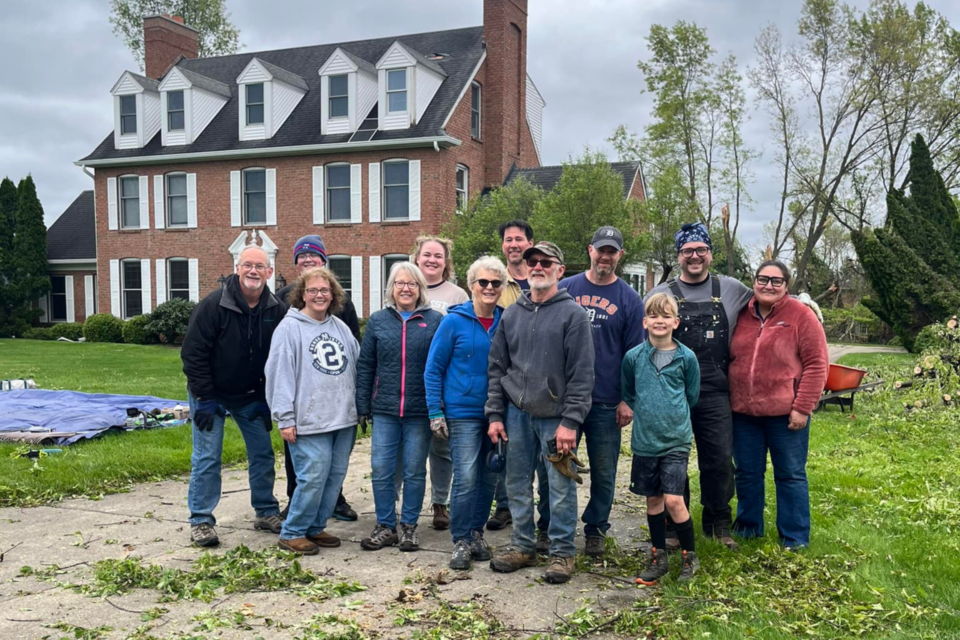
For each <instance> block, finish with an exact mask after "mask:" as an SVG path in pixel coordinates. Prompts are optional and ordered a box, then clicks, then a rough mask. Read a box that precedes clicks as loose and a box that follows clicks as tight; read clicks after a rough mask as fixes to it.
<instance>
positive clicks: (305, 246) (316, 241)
mask: <svg viewBox="0 0 960 640" xmlns="http://www.w3.org/2000/svg"><path fill="white" fill-rule="evenodd" d="M301 253H319V254H320V255H321V256H323V264H327V248H326V247H324V246H323V240H321V239H320V236H317V235H312V236H303V237H302V238H300V239H299V240H297V243H296V244H295V245H293V264H297V258H298V257H300V254H301Z"/></svg>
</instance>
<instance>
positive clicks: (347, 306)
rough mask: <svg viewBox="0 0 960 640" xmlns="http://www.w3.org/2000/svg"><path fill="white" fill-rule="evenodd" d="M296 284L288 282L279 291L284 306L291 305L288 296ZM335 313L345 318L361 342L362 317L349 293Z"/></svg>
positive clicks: (351, 330) (345, 321) (342, 318)
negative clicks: (360, 317)
mask: <svg viewBox="0 0 960 640" xmlns="http://www.w3.org/2000/svg"><path fill="white" fill-rule="evenodd" d="M294 284H295V283H291V284H288V285H287V286H285V287H284V288H283V289H280V291H277V298H279V299H280V302H282V303H283V306H284V307H287V308H289V307H290V303H289V302H288V301H287V296H288V295H290V292H291V291H293V287H294ZM333 315H335V316H336V317H338V318H340V319H341V320H343V322H344V323H345V324H346V325H347V327H349V328H350V333H352V334H353V337H354V338H356V339H357V342H360V319H359V318H358V317H357V308H356V307H355V306H353V301H352V300H350V296H349V295H348V296H347V299H346V300H345V301H344V302H343V308H342V309H340V311H337V312H336V313H335V314H333Z"/></svg>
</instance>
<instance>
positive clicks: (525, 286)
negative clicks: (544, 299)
mask: <svg viewBox="0 0 960 640" xmlns="http://www.w3.org/2000/svg"><path fill="white" fill-rule="evenodd" d="M513 281H514V282H516V283H517V284H518V285H520V291H525V292H527V293H529V292H530V281H529V280H527V279H523V280H521V279H520V278H514V279H513Z"/></svg>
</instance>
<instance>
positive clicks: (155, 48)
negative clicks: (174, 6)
mask: <svg viewBox="0 0 960 640" xmlns="http://www.w3.org/2000/svg"><path fill="white" fill-rule="evenodd" d="M197 42H198V34H197V30H196V29H194V28H192V27H188V26H187V25H185V24H183V18H181V17H180V16H173V17H171V16H167V15H158V16H147V17H146V18H144V19H143V63H144V65H143V66H144V69H145V72H146V75H147V77H148V78H153V79H155V80H159V79H160V78H161V77H162V76H163V74H165V73H166V72H167V70H168V69H169V68H170V67H171V66H172V65H173V63H175V62H176V61H177V60H178V59H179V58H180V56H183V57H185V58H196V57H197V55H198V45H197Z"/></svg>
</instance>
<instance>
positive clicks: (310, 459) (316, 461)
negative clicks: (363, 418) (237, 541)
mask: <svg viewBox="0 0 960 640" xmlns="http://www.w3.org/2000/svg"><path fill="white" fill-rule="evenodd" d="M356 437H357V428H356V427H347V428H346V429H338V430H336V431H331V432H329V433H317V434H314V435H306V436H301V435H298V436H297V441H296V442H294V443H292V444H290V457H291V458H293V468H294V470H296V472H297V488H296V489H294V491H293V497H292V498H290V511H289V512H288V514H287V519H286V520H285V521H284V523H283V531H281V532H280V539H281V540H292V539H294V538H305V537H306V536H315V535H317V534H319V533H321V532H322V531H323V530H324V529H326V528H327V520H329V519H330V516H332V515H333V509H334V507H336V506H337V498H338V497H339V495H340V487H341V485H342V484H343V479H344V478H345V477H347V466H348V465H349V464H350V452H351V451H352V450H353V441H354V439H355V438H356Z"/></svg>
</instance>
